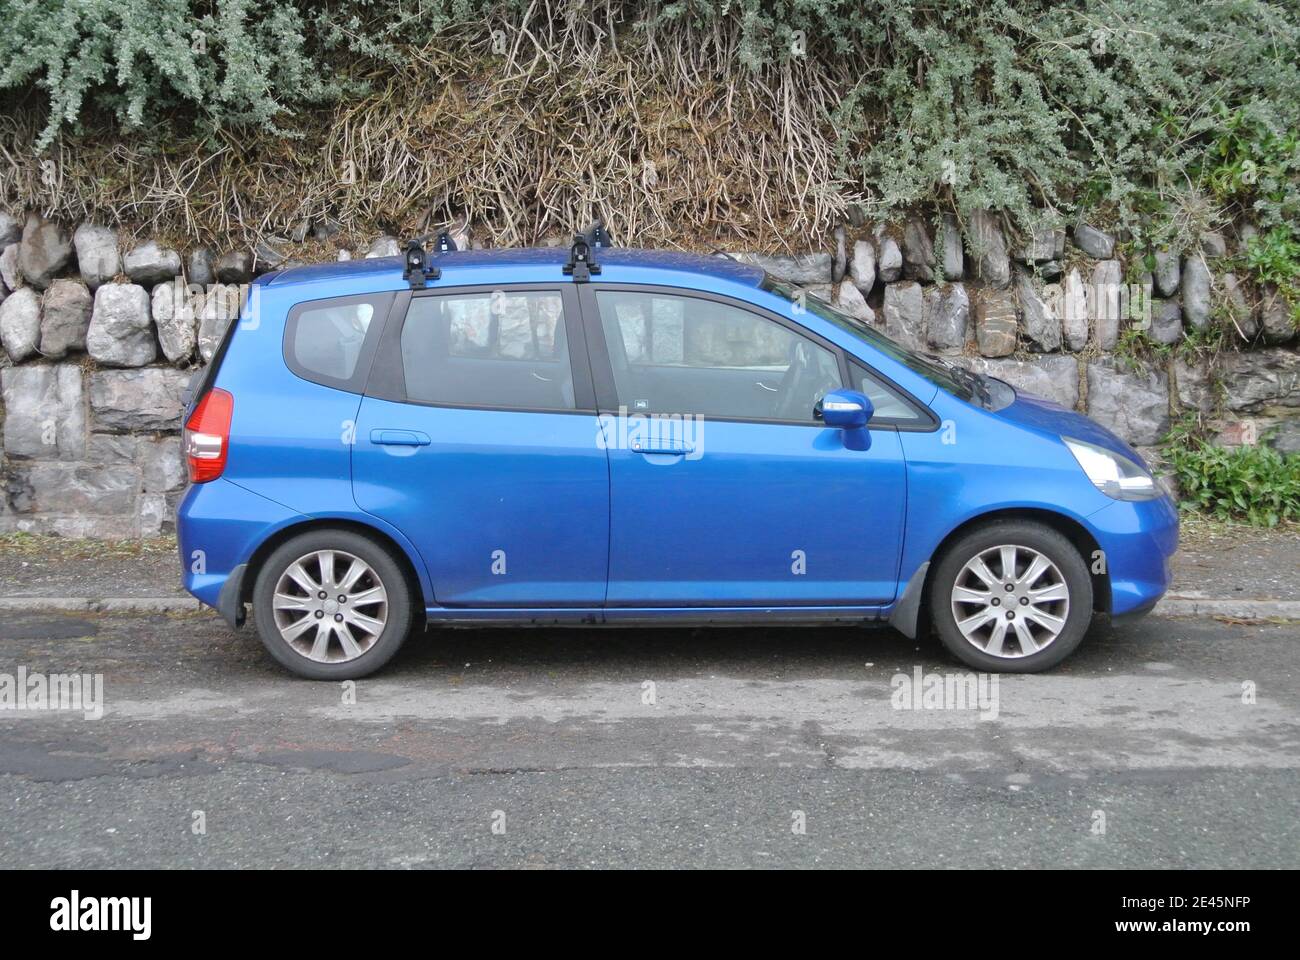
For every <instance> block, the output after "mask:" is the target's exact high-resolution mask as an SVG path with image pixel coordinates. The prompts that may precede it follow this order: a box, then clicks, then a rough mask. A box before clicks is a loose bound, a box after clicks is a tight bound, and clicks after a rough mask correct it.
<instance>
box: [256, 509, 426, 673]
mask: <svg viewBox="0 0 1300 960" xmlns="http://www.w3.org/2000/svg"><path fill="white" fill-rule="evenodd" d="M317 550H339V551H344V552H346V553H350V554H352V555H353V556H355V557H357V558H359V559H360V560H362V561H364V562H365V563H366V564H368V565H369V567H370V569H371V571H373V573H374V575H375V576H376V577H377V578H378V579H379V581H380V582H381V583H382V585H383V588H384V591H385V593H386V594H387V597H388V602H387V619H386V621H385V623H384V626H383V629H382V630H381V631H380V633H379V635H378V637H377V638H375V639H374V641H373V643H372V644H371V645H370V647H369V648H368V649H366V650H365V651H364V652H363V653H362V654H361V655H360V656H358V657H356V658H355V659H352V660H343V661H340V662H337V663H324V662H320V661H317V660H312V659H310V658H309V657H308V656H306V655H304V654H302V653H300V652H298V650H296V649H295V648H294V647H293V646H292V645H290V643H289V642H288V641H286V640H285V639H284V638H283V637H282V636H281V635H280V631H279V629H278V628H277V626H276V622H275V612H274V610H273V608H272V601H273V597H274V594H275V589H276V585H277V583H278V582H279V580H280V577H281V576H282V575H283V574H284V572H285V570H286V569H288V567H289V566H290V565H291V564H292V563H293V562H294V561H296V560H298V559H299V558H301V557H304V556H307V555H309V554H311V553H313V552H314V551H317ZM322 565H323V564H322ZM414 603H415V600H414V597H413V596H412V592H411V588H410V586H409V585H408V583H407V579H406V576H405V574H404V572H403V569H402V567H401V566H400V565H399V563H398V562H397V560H396V559H395V558H394V557H393V556H392V554H391V553H390V552H389V551H388V550H387V549H386V548H384V547H382V546H380V545H379V544H378V543H376V542H375V541H373V540H371V539H370V538H369V537H365V536H362V535H361V534H358V533H354V532H352V531H351V530H313V531H311V532H310V533H304V534H302V535H300V536H297V537H294V538H293V539H291V540H288V541H286V542H285V543H283V544H281V545H280V546H279V547H278V548H276V550H275V551H274V552H273V553H272V554H271V555H270V556H269V557H267V558H266V562H265V563H263V564H262V568H261V570H259V571H258V574H257V581H256V583H255V585H254V587H253V618H254V620H255V622H256V625H257V633H258V636H259V637H261V640H262V644H263V645H264V646H265V647H266V649H267V651H268V652H269V653H270V654H271V656H272V657H274V658H275V659H276V660H277V661H278V662H279V663H280V665H281V666H283V667H285V668H287V669H288V670H290V671H291V672H293V673H296V674H297V675H298V676H300V677H306V678H308V679H310V680H357V679H360V678H361V677H365V676H369V675H370V674H372V673H374V672H375V671H376V670H378V669H379V668H380V667H382V666H384V664H386V663H387V662H388V661H389V660H391V659H392V658H393V655H394V654H395V653H397V651H398V649H399V648H400V647H401V646H402V644H403V643H404V642H405V641H406V638H407V636H408V635H409V634H410V632H411V626H412V624H413V622H414V619H415V618H414V613H415V611H414Z"/></svg>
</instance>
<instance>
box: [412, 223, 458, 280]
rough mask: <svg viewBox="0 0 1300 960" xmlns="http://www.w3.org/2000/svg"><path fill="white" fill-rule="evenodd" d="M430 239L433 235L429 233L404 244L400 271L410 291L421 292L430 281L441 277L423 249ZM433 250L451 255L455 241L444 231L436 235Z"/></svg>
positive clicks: (439, 270)
mask: <svg viewBox="0 0 1300 960" xmlns="http://www.w3.org/2000/svg"><path fill="white" fill-rule="evenodd" d="M431 237H433V234H431V233H429V234H425V235H424V236H423V237H415V238H414V239H411V240H408V241H407V242H406V254H405V264H406V265H405V267H404V268H403V270H402V279H403V280H405V281H407V282H408V283H410V285H411V289H412V290H423V289H424V288H425V287H426V286H428V284H429V281H430V280H437V279H439V278H440V277H441V276H442V270H441V269H439V268H438V267H437V266H436V265H435V264H434V263H433V262H432V261H431V260H430V258H429V254H428V253H426V252H425V249H424V245H425V243H427V242H428V241H429V239H430V238H431ZM433 248H434V250H435V251H436V252H437V253H452V252H454V251H455V250H456V241H455V240H453V239H452V238H451V234H449V233H448V232H447V231H446V230H444V231H442V232H441V233H439V234H438V235H437V239H436V240H434V244H433Z"/></svg>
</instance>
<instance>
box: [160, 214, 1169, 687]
mask: <svg viewBox="0 0 1300 960" xmlns="http://www.w3.org/2000/svg"><path fill="white" fill-rule="evenodd" d="M597 239H599V238H597ZM589 240H590V238H588V239H587V240H584V239H582V238H577V239H576V240H575V243H574V246H573V248H572V249H571V250H564V249H527V250H491V251H455V250H454V248H453V249H448V248H451V247H452V245H451V244H449V243H446V242H445V240H444V242H443V244H442V247H443V248H444V249H447V252H437V253H429V254H426V253H425V252H424V251H423V248H422V247H420V246H419V245H418V244H416V243H413V244H412V245H411V246H410V247H409V248H408V252H407V256H406V257H405V258H399V259H373V260H365V261H359V262H350V263H340V264H328V265H322V266H308V267H296V268H293V269H289V270H286V271H283V272H280V273H276V274H270V275H267V276H263V277H260V278H259V279H258V280H257V281H256V282H255V283H254V284H253V285H252V287H251V289H250V295H249V298H248V303H247V305H246V306H245V308H244V312H243V314H242V316H241V318H240V320H239V321H238V322H236V323H232V324H231V326H230V329H229V331H228V332H227V334H226V336H225V338H224V340H223V341H222V343H221V345H220V347H219V348H218V351H217V353H216V355H215V357H214V358H213V360H212V362H211V363H210V364H209V366H208V367H207V368H206V369H205V371H203V373H202V374H200V375H199V377H198V378H196V383H195V385H194V387H193V390H192V393H191V397H190V400H189V402H188V408H187V410H186V424H185V426H186V429H185V449H186V454H187V458H188V463H189V470H190V475H191V479H192V481H193V484H192V486H191V487H190V488H189V490H188V492H187V493H186V495H185V498H184V500H183V502H182V504H181V506H180V510H179V518H178V527H179V541H180V553H181V562H182V567H183V571H184V572H183V578H184V584H185V587H186V589H187V590H189V591H190V592H191V593H192V594H193V595H194V596H196V597H198V598H199V599H200V600H201V601H203V602H204V603H205V604H209V605H211V606H213V607H215V608H216V609H217V610H219V611H220V612H221V614H222V615H223V616H224V617H225V618H226V620H228V621H229V622H230V623H231V625H232V626H236V627H237V626H239V625H241V624H242V623H243V622H244V619H245V616H246V611H247V610H248V608H249V607H251V608H252V612H253V618H254V621H255V623H256V627H257V630H258V633H259V634H260V635H261V639H262V641H263V643H264V644H265V645H266V647H267V649H268V650H269V651H270V653H271V654H272V656H274V657H275V659H276V660H278V661H279V662H280V663H281V664H283V665H284V666H285V667H287V668H289V669H290V670H291V671H293V672H295V673H297V674H300V675H302V676H305V677H311V678H316V679H332V680H339V679H347V678H355V677H360V676H364V675H366V674H369V673H371V672H372V671H374V670H376V669H378V668H379V667H381V666H383V664H385V663H386V662H387V661H388V660H389V658H391V657H392V656H393V654H394V653H396V652H397V649H398V648H399V647H400V646H401V644H402V643H403V641H404V640H405V639H406V637H407V636H408V635H409V634H410V633H411V632H412V631H414V630H417V629H419V628H421V627H422V626H423V625H424V624H426V623H427V624H451V625H460V626H464V625H502V624H512V625H525V624H526V625H541V624H607V625H629V626H630V625H655V626H676V625H681V624H792V623H794V624H819V623H864V622H871V621H888V622H889V623H890V624H891V625H892V626H894V627H895V628H897V629H898V630H900V631H902V632H903V633H904V634H906V635H908V636H916V635H917V634H918V633H919V632H921V631H926V632H929V631H933V632H935V633H937V634H938V636H939V637H940V639H941V640H942V642H943V644H944V645H945V646H946V647H947V649H948V650H949V651H951V653H952V654H953V655H955V656H956V657H957V658H958V659H959V660H961V661H962V662H964V663H965V664H967V665H969V666H971V667H974V668H976V669H979V670H999V671H1036V670H1043V669H1046V668H1049V667H1051V666H1054V665H1055V664H1057V663H1059V662H1060V661H1061V660H1062V659H1064V658H1065V657H1066V656H1068V655H1069V653H1070V652H1071V651H1072V650H1074V648H1075V647H1076V646H1078V644H1079V642H1080V641H1081V640H1082V638H1083V637H1084V634H1085V632H1086V631H1087V628H1088V626H1089V623H1090V621H1091V620H1092V618H1093V616H1094V615H1095V614H1097V613H1104V614H1109V615H1111V616H1114V617H1118V616H1121V615H1126V614H1137V613H1141V612H1145V611H1146V610H1148V609H1150V607H1151V606H1152V605H1153V604H1154V603H1155V602H1156V600H1157V599H1158V598H1159V597H1160V596H1161V594H1162V593H1163V592H1164V591H1165V589H1166V588H1167V586H1168V584H1169V576H1170V574H1169V559H1170V557H1171V556H1172V554H1173V553H1174V551H1175V549H1176V547H1177V542H1178V522H1177V513H1176V511H1175V508H1174V505H1173V503H1172V502H1171V500H1170V498H1169V496H1168V495H1167V493H1166V492H1165V491H1164V490H1163V488H1162V486H1161V485H1160V484H1159V483H1158V482H1157V481H1156V480H1154V479H1153V477H1152V475H1151V473H1150V471H1149V470H1148V468H1147V467H1146V465H1145V464H1144V463H1143V461H1142V459H1141V458H1140V457H1139V456H1138V454H1137V453H1136V452H1135V451H1134V450H1133V449H1131V448H1130V447H1129V446H1128V445H1127V444H1125V443H1124V442H1123V441H1121V440H1120V439H1119V438H1117V437H1116V436H1115V435H1114V434H1112V433H1110V432H1109V431H1107V430H1105V429H1103V428H1102V427H1100V426H1099V425H1098V424H1096V423H1094V422H1093V421H1091V420H1089V419H1088V418H1087V417H1084V416H1082V415H1081V414H1079V413H1075V412H1073V411H1071V410H1066V409H1065V408H1063V407H1061V406H1058V405H1056V404H1054V403H1050V402H1048V401H1046V400H1043V399H1041V398H1038V397H1034V396H1030V395H1027V394H1024V393H1019V392H1017V391H1016V390H1014V389H1012V388H1011V387H1010V386H1008V385H1007V384H1005V383H1003V382H1001V381H998V380H995V379H992V378H989V377H986V376H980V375H975V374H972V373H969V372H967V371H965V370H964V369H962V368H960V367H957V366H955V365H953V364H951V363H950V362H948V361H945V360H943V359H940V358H938V357H934V356H929V355H923V354H918V353H915V352H912V351H910V350H907V349H904V348H903V347H901V346H900V345H898V344H896V343H894V342H892V341H891V340H889V339H887V338H886V337H885V336H883V335H882V334H881V333H879V332H878V331H876V330H875V329H873V328H872V327H870V326H868V325H866V324H864V323H862V322H861V321H859V320H856V319H853V318H851V317H848V316H846V315H844V314H842V313H840V312H838V311H836V310H835V309H833V308H832V307H831V306H830V305H828V304H825V303H823V302H821V301H819V300H816V299H813V298H811V297H805V296H804V295H803V294H802V292H801V291H800V290H799V289H797V288H793V287H791V286H789V285H787V284H785V283H782V282H778V281H776V280H774V279H773V278H772V277H770V276H768V275H767V274H765V273H764V272H763V271H762V270H760V269H758V268H756V267H753V266H748V265H745V264H742V263H739V262H737V261H734V260H730V259H726V258H721V257H704V256H695V255H688V254H682V253H667V252H650V251H634V250H621V249H609V248H604V247H601V246H600V245H599V244H598V243H591V242H589Z"/></svg>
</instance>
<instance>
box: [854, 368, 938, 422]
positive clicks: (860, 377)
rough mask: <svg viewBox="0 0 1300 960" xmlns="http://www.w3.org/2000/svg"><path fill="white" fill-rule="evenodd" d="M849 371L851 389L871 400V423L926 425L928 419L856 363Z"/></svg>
mask: <svg viewBox="0 0 1300 960" xmlns="http://www.w3.org/2000/svg"><path fill="white" fill-rule="evenodd" d="M849 369H850V370H851V371H852V373H853V381H854V382H853V389H855V390H860V391H862V392H863V393H865V394H866V395H867V397H868V398H869V399H870V400H871V407H872V409H873V410H874V411H875V412H874V413H872V415H871V422H872V423H877V422H879V423H881V424H882V425H883V424H884V423H891V424H900V425H910V424H918V425H920V424H928V423H929V422H930V418H929V417H927V416H926V415H925V414H923V413H922V412H921V411H920V410H918V409H917V408H916V407H914V406H913V405H912V404H911V403H909V402H908V401H907V399H906V398H904V397H903V396H902V395H900V394H898V393H896V392H894V390H892V389H890V388H889V387H887V386H885V385H884V384H883V383H881V382H880V381H879V380H877V379H876V378H875V377H873V376H872V375H871V374H869V373H867V371H866V370H865V369H864V368H862V367H860V366H858V365H857V364H856V363H854V364H851V365H850V366H849Z"/></svg>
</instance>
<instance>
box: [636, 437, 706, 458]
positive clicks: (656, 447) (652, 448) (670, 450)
mask: <svg viewBox="0 0 1300 960" xmlns="http://www.w3.org/2000/svg"><path fill="white" fill-rule="evenodd" d="M632 451H633V452H634V453H664V454H667V455H668V456H670V457H684V456H686V455H687V454H688V453H694V452H695V448H694V447H693V446H691V445H690V444H687V443H663V442H662V441H659V442H654V443H642V442H641V441H640V440H633V441H632Z"/></svg>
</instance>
